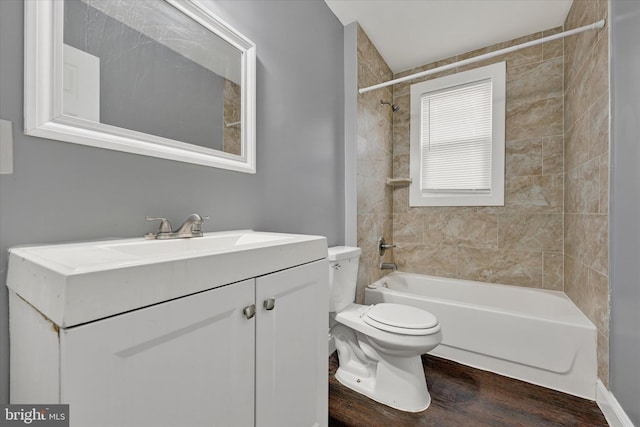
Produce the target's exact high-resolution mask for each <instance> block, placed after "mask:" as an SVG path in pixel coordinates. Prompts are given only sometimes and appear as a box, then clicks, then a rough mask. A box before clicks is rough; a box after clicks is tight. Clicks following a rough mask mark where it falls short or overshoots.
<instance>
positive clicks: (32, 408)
mask: <svg viewBox="0 0 640 427" xmlns="http://www.w3.org/2000/svg"><path fill="white" fill-rule="evenodd" d="M0 420H3V421H4V422H3V423H2V425H3V426H7V427H8V426H25V425H30V426H39V427H49V426H51V427H69V405H2V413H1V414H0Z"/></svg>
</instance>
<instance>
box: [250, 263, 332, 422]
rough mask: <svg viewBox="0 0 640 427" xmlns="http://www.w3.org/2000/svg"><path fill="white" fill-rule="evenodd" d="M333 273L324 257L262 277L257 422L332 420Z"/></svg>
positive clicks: (258, 300)
mask: <svg viewBox="0 0 640 427" xmlns="http://www.w3.org/2000/svg"><path fill="white" fill-rule="evenodd" d="M328 276H329V266H328V263H327V261H326V260H323V261H317V262H314V263H311V264H306V265H303V266H299V267H296V268H292V269H289V270H284V271H281V272H278V273H274V274H270V275H267V276H263V277H259V278H258V279H256V309H257V318H258V321H257V325H256V426H257V427H288V426H291V427H307V426H326V425H327V422H328V421H327V417H328V414H327V411H328V406H327V405H328V403H327V396H328V380H327V369H328V366H327V364H328V358H327V346H328V344H327V331H328V316H329V312H328V310H329V300H328V298H329V296H328V292H329V282H328V280H329V277H328ZM270 300H271V301H272V304H273V305H272V306H271V305H270V304H271V302H269V301H270ZM265 302H266V304H267V306H266V307H265ZM267 307H268V308H270V309H268V308H267ZM271 307H272V308H271Z"/></svg>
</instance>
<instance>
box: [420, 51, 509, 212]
mask: <svg viewBox="0 0 640 427" xmlns="http://www.w3.org/2000/svg"><path fill="white" fill-rule="evenodd" d="M504 124H505V63H504V62H501V63H498V64H493V65H489V66H486V67H481V68H476V69H474V70H469V71H463V72H461V73H457V74H454V75H450V76H446V77H441V78H438V79H434V80H429V81H426V82H421V83H417V84H414V85H412V86H411V151H410V170H411V178H412V183H411V187H410V191H409V204H410V205H411V206H502V205H504V134H505V130H504Z"/></svg>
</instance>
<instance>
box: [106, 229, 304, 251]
mask: <svg viewBox="0 0 640 427" xmlns="http://www.w3.org/2000/svg"><path fill="white" fill-rule="evenodd" d="M291 238H292V237H291V235H288V234H277V233H256V232H255V231H250V230H248V231H239V232H229V233H209V234H205V235H204V236H203V237H195V238H191V239H173V240H143V241H135V242H119V243H110V244H106V245H102V246H100V247H101V248H104V249H110V250H114V251H118V252H122V253H125V254H130V255H135V256H140V257H156V256H181V255H182V256H184V255H186V256H189V255H197V254H202V255H204V254H209V253H212V252H228V251H234V250H238V249H241V248H242V247H247V246H249V245H253V246H256V245H264V244H271V243H274V242H278V241H283V240H287V239H291Z"/></svg>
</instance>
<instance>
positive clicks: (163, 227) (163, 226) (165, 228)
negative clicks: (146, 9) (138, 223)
mask: <svg viewBox="0 0 640 427" xmlns="http://www.w3.org/2000/svg"><path fill="white" fill-rule="evenodd" d="M144 219H146V220H147V221H161V222H160V228H159V229H158V233H171V232H172V231H173V230H171V224H169V220H168V219H167V218H163V217H151V216H146V217H144Z"/></svg>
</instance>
